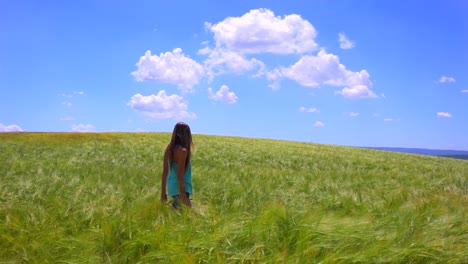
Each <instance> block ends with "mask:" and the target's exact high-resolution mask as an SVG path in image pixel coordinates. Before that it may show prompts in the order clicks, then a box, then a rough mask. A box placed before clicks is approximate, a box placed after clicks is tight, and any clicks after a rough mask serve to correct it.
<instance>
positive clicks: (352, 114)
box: [349, 112, 359, 117]
mask: <svg viewBox="0 0 468 264" xmlns="http://www.w3.org/2000/svg"><path fill="white" fill-rule="evenodd" d="M358 115H359V113H356V112H351V113H349V116H350V117H356V116H358Z"/></svg>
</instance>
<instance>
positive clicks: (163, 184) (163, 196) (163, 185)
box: [161, 150, 169, 202]
mask: <svg viewBox="0 0 468 264" xmlns="http://www.w3.org/2000/svg"><path fill="white" fill-rule="evenodd" d="M167 155H168V151H167V150H166V151H164V160H163V173H162V177H161V201H162V202H166V201H167V191H166V186H167V174H168V173H169V165H168V162H169V157H168V156H167Z"/></svg>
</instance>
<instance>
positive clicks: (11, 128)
mask: <svg viewBox="0 0 468 264" xmlns="http://www.w3.org/2000/svg"><path fill="white" fill-rule="evenodd" d="M22 131H23V129H22V128H21V127H20V126H18V125H4V124H2V123H0V132H22Z"/></svg>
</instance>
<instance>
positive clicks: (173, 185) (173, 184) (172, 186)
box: [167, 161, 193, 197]
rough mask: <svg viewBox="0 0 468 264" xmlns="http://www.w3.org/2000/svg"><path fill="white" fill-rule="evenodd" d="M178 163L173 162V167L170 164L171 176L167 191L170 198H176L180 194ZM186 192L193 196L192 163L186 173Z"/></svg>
mask: <svg viewBox="0 0 468 264" xmlns="http://www.w3.org/2000/svg"><path fill="white" fill-rule="evenodd" d="M177 168H178V164H177V162H175V161H174V162H172V167H171V166H170V164H169V174H168V176H167V190H168V194H169V196H172V197H173V196H176V195H178V194H180V192H179V180H178V179H177ZM184 182H185V192H186V193H188V194H190V195H191V194H192V193H193V190H192V162H190V163H189V164H188V167H187V170H186V171H185V173H184Z"/></svg>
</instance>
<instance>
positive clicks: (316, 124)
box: [314, 121, 325, 127]
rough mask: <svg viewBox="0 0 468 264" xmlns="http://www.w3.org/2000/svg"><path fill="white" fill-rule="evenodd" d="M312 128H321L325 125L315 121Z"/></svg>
mask: <svg viewBox="0 0 468 264" xmlns="http://www.w3.org/2000/svg"><path fill="white" fill-rule="evenodd" d="M314 126H316V127H323V126H325V124H324V123H322V122H320V121H317V122H315V123H314Z"/></svg>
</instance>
